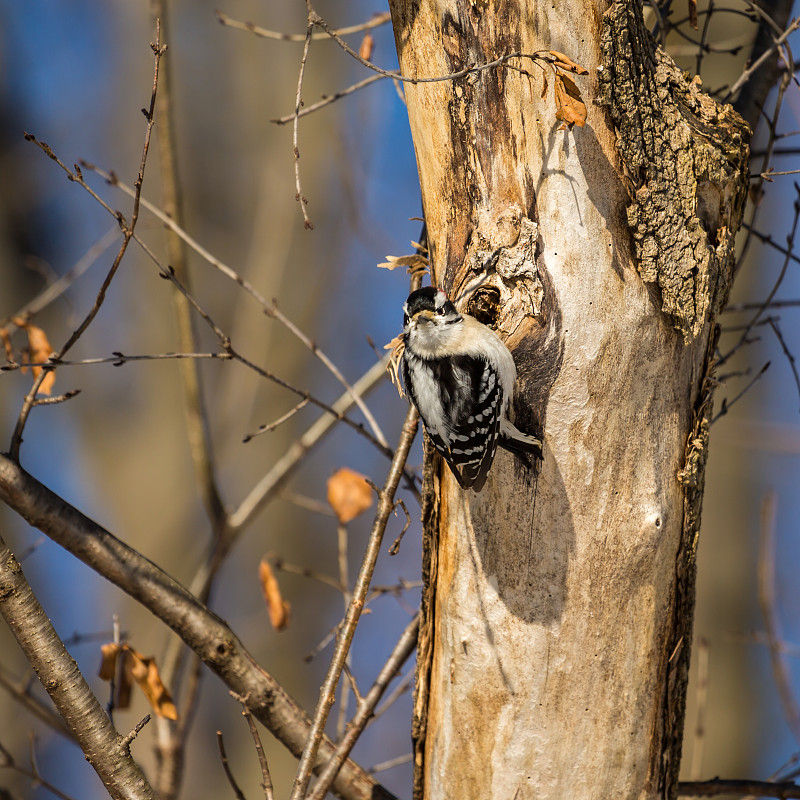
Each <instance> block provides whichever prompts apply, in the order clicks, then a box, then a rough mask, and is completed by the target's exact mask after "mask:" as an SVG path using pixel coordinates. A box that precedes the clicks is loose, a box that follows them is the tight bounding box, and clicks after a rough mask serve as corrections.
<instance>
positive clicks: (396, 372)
mask: <svg viewBox="0 0 800 800" xmlns="http://www.w3.org/2000/svg"><path fill="white" fill-rule="evenodd" d="M383 349H384V350H391V353H389V363H388V364H387V365H386V369H387V370H389V377H391V379H392V383H393V384H394V385H395V386H396V387H397V391H398V392H399V393H400V397H403V396H404V395H405V392H404V391H403V385H402V384H401V383H400V359H401V358H402V357H403V351H404V350H405V349H406V337H405V334H404V333H400V334H398V335H397V336H395V337H394V339H392V341H391V342H389V344H385V345H384V346H383Z"/></svg>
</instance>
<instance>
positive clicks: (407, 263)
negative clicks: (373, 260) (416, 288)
mask: <svg viewBox="0 0 800 800" xmlns="http://www.w3.org/2000/svg"><path fill="white" fill-rule="evenodd" d="M378 267H379V268H380V269H397V268H398V267H405V268H406V271H407V272H409V273H411V274H415V273H422V274H424V273H425V272H427V270H428V259H427V258H425V256H422V255H420V254H419V253H414V254H413V255H410V256H386V261H384V262H383V263H381V264H378Z"/></svg>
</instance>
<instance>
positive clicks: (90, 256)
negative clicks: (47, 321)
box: [0, 225, 119, 328]
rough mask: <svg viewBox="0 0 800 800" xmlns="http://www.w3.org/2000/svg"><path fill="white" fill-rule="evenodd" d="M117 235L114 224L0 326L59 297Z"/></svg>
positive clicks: (39, 308)
mask: <svg viewBox="0 0 800 800" xmlns="http://www.w3.org/2000/svg"><path fill="white" fill-rule="evenodd" d="M118 236H119V226H118V225H115V226H114V227H113V228H111V229H110V230H109V231H107V232H106V233H105V234H104V235H103V236H102V237H100V239H98V240H97V241H96V242H95V243H94V244H93V245H92V246H91V247H90V248H89V249H88V250H87V251H86V252H85V253H84V254H83V255H82V256H81V257H80V258H79V259H78V261H76V262H75V264H74V266H72V267H71V268H70V269H69V270H67V272H65V273H64V274H63V275H62V276H61V277H60V278H59V279H58V280H56V281H54V282H53V283H51V284H50V285H49V286H48V287H47V288H46V289H44V290H43V291H42V292H40V293H39V294H38V295H36V297H34V298H33V300H29V301H28V302H27V303H26V304H25V305H24V306H22V308H21V309H19V311H17V312H16V313H15V314H12V315H11V316H10V317H6V319H4V320H3V321H2V322H0V328H2V327H5V326H6V325H8V323H9V322H10V321H11V320H12V319H14V318H15V317H27V316H28V315H30V316H33V315H35V314H38V313H39V312H40V311H42V310H43V309H45V308H47V306H49V305H50V303H52V302H53V301H54V300H56V299H57V298H59V297H61V295H62V294H64V292H66V291H67V290H68V289H69V288H70V287H71V286H72V285H73V284H74V283H75V281H77V280H78V278H80V277H81V275H83V273H84V272H86V270H88V269H89V267H91V266H92V265H93V264H94V263H95V262H96V261H97V259H98V258H100V256H101V255H102V254H103V252H105V250H107V249H108V248H109V247H111V245H112V244H113V242H114V240H115V239H116V238H117V237H118Z"/></svg>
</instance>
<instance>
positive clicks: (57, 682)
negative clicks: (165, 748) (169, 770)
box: [0, 457, 156, 800]
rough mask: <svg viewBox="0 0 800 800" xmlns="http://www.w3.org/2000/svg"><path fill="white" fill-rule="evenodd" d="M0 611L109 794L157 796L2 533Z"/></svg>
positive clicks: (125, 799) (150, 799)
mask: <svg viewBox="0 0 800 800" xmlns="http://www.w3.org/2000/svg"><path fill="white" fill-rule="evenodd" d="M3 459H4V460H6V461H7V459H5V457H3ZM8 463H11V462H8ZM0 614H2V616H3V618H4V619H5V621H6V623H7V624H8V627H9V628H10V629H11V632H12V633H13V634H14V637H15V638H16V640H17V642H18V643H19V646H20V647H21V648H22V651H23V652H24V653H25V657H26V658H27V659H28V662H29V663H30V664H31V666H32V667H33V668H34V669H35V670H36V674H37V676H38V677H39V680H40V681H41V683H42V686H44V688H45V690H46V691H47V693H48V694H49V695H50V698H51V699H52V701H53V703H54V704H55V706H56V708H57V709H58V712H59V713H60V714H61V716H62V717H63V718H64V720H65V721H66V723H67V726H68V727H69V729H70V731H71V732H72V735H73V736H74V738H75V740H76V741H77V742H78V744H79V745H80V747H81V750H83V752H84V753H85V755H86V759H87V761H89V763H90V764H91V765H92V767H93V768H94V770H95V772H97V775H98V776H99V778H100V780H101V781H102V782H103V785H104V786H105V787H106V789H107V790H108V792H109V794H110V795H111V797H112V798H119V800H131V799H132V798H139V799H140V800H156V795H155V792H153V790H152V788H151V787H150V785H149V784H148V782H147V778H145V776H144V773H143V772H142V771H141V769H139V766H138V764H137V763H136V762H135V761H134V760H133V758H132V757H131V754H130V751H129V750H128V747H127V745H126V744H125V740H124V739H123V738H122V737H121V736H119V734H118V733H117V732H116V730H114V726H113V725H112V724H111V720H110V719H109V718H108V716H107V715H106V713H105V712H104V711H103V708H102V707H101V705H100V703H99V702H98V701H97V698H96V697H95V696H94V694H93V693H92V690H91V689H90V688H89V685H88V684H87V683H86V681H85V680H84V677H83V675H81V673H80V671H79V670H78V665H77V664H76V663H75V661H74V660H73V659H72V657H71V656H70V654H69V653H68V652H67V649H66V648H65V647H64V644H63V642H62V641H61V639H59V637H58V634H57V633H56V631H55V629H54V628H53V625H52V623H51V622H50V620H49V619H48V617H47V614H45V612H44V610H43V609H42V607H41V605H40V604H39V601H38V600H37V599H36V596H35V595H34V593H33V591H32V589H31V587H30V585H29V584H28V582H27V581H26V580H25V575H24V574H23V572H22V567H21V566H20V565H19V562H18V561H17V560H16V559H15V558H14V556H13V554H12V553H11V550H9V548H8V545H7V544H6V543H5V541H4V540H3V539H2V537H0Z"/></svg>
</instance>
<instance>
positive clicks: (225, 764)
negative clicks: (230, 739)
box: [217, 731, 247, 800]
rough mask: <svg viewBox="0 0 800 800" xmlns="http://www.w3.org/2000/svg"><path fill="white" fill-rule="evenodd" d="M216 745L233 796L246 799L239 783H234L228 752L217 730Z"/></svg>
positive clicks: (239, 799) (241, 799)
mask: <svg viewBox="0 0 800 800" xmlns="http://www.w3.org/2000/svg"><path fill="white" fill-rule="evenodd" d="M217 747H218V748H219V758H220V761H221V762H222V769H224V770H225V777H226V778H227V779H228V783H229V784H230V785H231V789H233V794H234V797H236V800H247V798H246V797H245V796H244V793H243V792H242V790H241V789H240V788H239V784H238V783H236V778H234V777H233V772H231V766H230V763H229V762H228V754H227V753H226V752H225V743H224V742H223V741H222V731H217Z"/></svg>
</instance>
